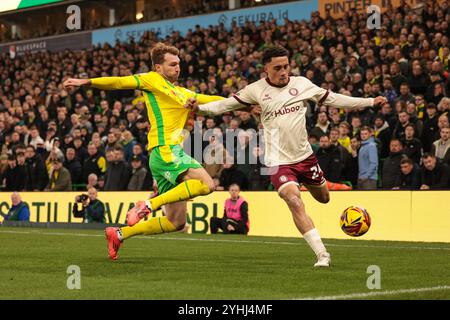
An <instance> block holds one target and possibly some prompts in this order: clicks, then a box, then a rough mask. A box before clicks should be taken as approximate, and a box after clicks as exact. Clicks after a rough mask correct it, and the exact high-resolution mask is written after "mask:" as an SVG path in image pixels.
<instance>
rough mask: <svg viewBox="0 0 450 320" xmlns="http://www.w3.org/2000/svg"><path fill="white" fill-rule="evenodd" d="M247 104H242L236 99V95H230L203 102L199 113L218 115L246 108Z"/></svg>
mask: <svg viewBox="0 0 450 320" xmlns="http://www.w3.org/2000/svg"><path fill="white" fill-rule="evenodd" d="M246 106H247V105H245V104H242V103H241V102H240V101H239V100H237V99H235V98H234V97H230V98H226V99H224V100H220V101H214V102H210V103H207V104H202V105H200V106H199V112H198V113H200V114H205V115H218V114H222V113H224V112H228V111H233V110H237V109H240V108H245V107H246Z"/></svg>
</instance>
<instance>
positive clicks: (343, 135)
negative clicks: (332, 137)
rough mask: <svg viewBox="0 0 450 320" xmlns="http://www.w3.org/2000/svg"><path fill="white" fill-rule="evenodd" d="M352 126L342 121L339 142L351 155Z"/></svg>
mask: <svg viewBox="0 0 450 320" xmlns="http://www.w3.org/2000/svg"><path fill="white" fill-rule="evenodd" d="M349 134H350V124H349V123H348V122H346V121H342V122H341V123H340V124H339V139H338V142H339V144H340V145H341V146H343V147H344V148H345V149H347V151H348V152H350V153H351V151H352V148H351V146H350V144H351V143H350V140H351V138H350V136H349Z"/></svg>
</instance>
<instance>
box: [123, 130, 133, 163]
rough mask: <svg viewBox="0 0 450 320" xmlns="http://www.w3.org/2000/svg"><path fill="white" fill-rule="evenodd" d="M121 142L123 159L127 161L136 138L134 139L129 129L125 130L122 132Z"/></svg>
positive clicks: (131, 153)
mask: <svg viewBox="0 0 450 320" xmlns="http://www.w3.org/2000/svg"><path fill="white" fill-rule="evenodd" d="M121 143H122V146H123V152H124V157H125V161H127V162H129V161H130V160H131V157H132V156H133V147H134V146H135V145H136V140H135V139H134V137H133V135H132V134H131V132H130V131H128V130H125V131H124V132H123V133H122V141H121Z"/></svg>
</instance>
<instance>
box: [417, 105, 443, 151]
mask: <svg viewBox="0 0 450 320" xmlns="http://www.w3.org/2000/svg"><path fill="white" fill-rule="evenodd" d="M438 117H439V114H438V113H437V107H436V105H435V104H433V103H429V104H428V105H427V108H426V119H425V121H424V123H423V130H422V136H421V141H422V144H423V152H430V150H431V144H432V143H433V142H434V141H435V140H434V138H435V136H436V133H437V132H439V127H438Z"/></svg>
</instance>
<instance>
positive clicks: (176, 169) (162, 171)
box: [149, 144, 202, 194]
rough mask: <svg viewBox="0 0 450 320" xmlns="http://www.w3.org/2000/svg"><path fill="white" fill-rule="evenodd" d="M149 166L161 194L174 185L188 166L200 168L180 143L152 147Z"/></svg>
mask: <svg viewBox="0 0 450 320" xmlns="http://www.w3.org/2000/svg"><path fill="white" fill-rule="evenodd" d="M149 166H150V170H151V171H152V175H153V179H155V180H156V183H157V185H158V194H163V193H165V192H167V191H169V190H170V189H172V188H174V187H176V186H177V185H178V183H179V182H177V179H178V176H179V175H180V174H182V173H183V172H186V171H187V170H189V168H194V169H197V168H202V165H201V164H200V163H199V162H198V161H197V160H195V159H194V158H192V157H190V156H188V155H187V154H186V153H185V152H184V150H183V148H182V147H181V145H179V144H177V145H164V146H158V147H155V148H153V150H152V151H151V153H150V158H149Z"/></svg>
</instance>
